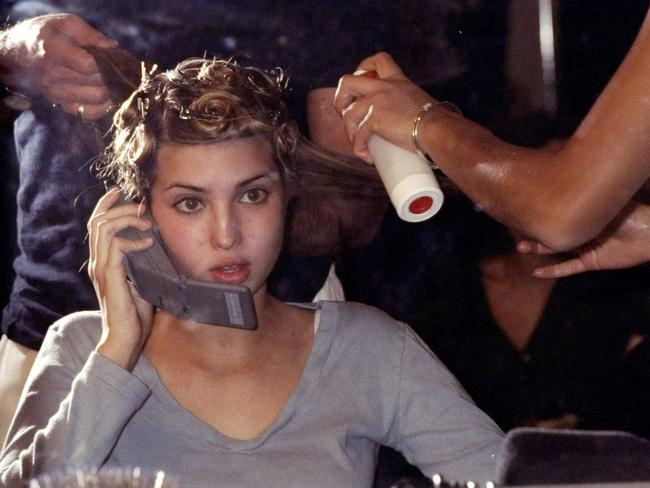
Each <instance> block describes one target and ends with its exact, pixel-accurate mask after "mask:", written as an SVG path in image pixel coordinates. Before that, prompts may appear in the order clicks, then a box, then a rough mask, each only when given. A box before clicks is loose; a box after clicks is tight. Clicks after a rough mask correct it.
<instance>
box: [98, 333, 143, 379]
mask: <svg viewBox="0 0 650 488" xmlns="http://www.w3.org/2000/svg"><path fill="white" fill-rule="evenodd" d="M141 349H142V347H141V346H140V344H139V341H133V340H132V339H126V340H119V339H117V338H115V337H111V336H108V335H107V336H104V335H102V337H101V339H100V340H99V342H98V343H97V346H96V347H95V352H96V353H97V354H99V355H100V356H102V357H103V358H106V359H108V360H110V361H112V362H113V363H115V364H117V365H118V366H120V367H122V368H124V369H126V370H127V371H132V370H133V368H134V367H135V364H136V363H137V361H138V358H139V357H140V352H141Z"/></svg>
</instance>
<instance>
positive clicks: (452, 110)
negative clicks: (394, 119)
mask: <svg viewBox="0 0 650 488" xmlns="http://www.w3.org/2000/svg"><path fill="white" fill-rule="evenodd" d="M441 115H442V116H443V117H449V116H452V117H454V116H458V115H460V116H461V117H462V115H463V114H462V112H461V111H460V109H459V108H458V107H456V105H454V104H453V103H451V102H446V101H436V102H427V103H425V104H424V105H422V107H421V108H420V111H419V112H418V113H417V115H416V116H415V118H414V120H413V128H412V130H411V141H412V144H413V147H414V149H415V151H416V152H417V154H419V155H420V157H421V158H423V159H426V160H427V161H428V162H429V164H430V165H431V167H432V168H433V169H438V166H437V165H436V163H435V162H434V160H433V158H432V157H431V155H430V154H429V151H427V150H426V149H425V147H424V146H423V145H422V142H421V141H423V140H424V139H425V136H424V134H425V133H427V134H428V133H429V132H430V131H431V129H430V127H431V124H430V120H431V119H432V118H435V117H440V116H441ZM427 121H429V123H427ZM425 126H427V128H426V129H425ZM428 140H429V141H430V138H428Z"/></svg>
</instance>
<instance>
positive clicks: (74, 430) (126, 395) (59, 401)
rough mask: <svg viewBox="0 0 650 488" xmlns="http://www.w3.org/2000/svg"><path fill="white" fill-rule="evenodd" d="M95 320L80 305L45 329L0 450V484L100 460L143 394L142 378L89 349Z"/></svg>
mask: <svg viewBox="0 0 650 488" xmlns="http://www.w3.org/2000/svg"><path fill="white" fill-rule="evenodd" d="M99 320H100V319H99V317H98V316H97V314H91V313H89V312H84V313H83V314H77V315H75V316H68V317H65V318H64V319H62V320H60V321H59V322H58V323H55V324H54V325H53V326H52V327H51V328H50V330H49V331H48V334H47V336H46V338H45V341H44V343H43V347H42V349H41V351H40V352H39V355H38V357H37V359H36V361H35V363H34V366H33V368H32V371H31V373H30V376H29V379H28V382H27V385H26V390H25V392H24V393H23V397H22V399H21V402H20V405H19V407H18V411H17V413H16V416H15V417H14V420H13V422H12V426H11V429H10V431H9V433H8V436H7V443H6V445H5V447H4V449H3V451H2V455H1V458H0V485H2V486H18V485H20V484H21V481H22V482H24V481H25V480H27V479H29V478H32V477H35V476H38V475H40V474H43V473H53V472H57V471H59V472H61V471H65V470H67V469H72V468H90V467H100V466H101V465H102V464H103V462H104V461H105V459H106V458H107V456H108V455H109V453H110V451H111V450H112V448H113V447H114V445H115V442H116V441H117V439H118V437H119V435H120V433H121V431H122V429H123V427H124V425H125V424H126V423H127V421H128V420H129V419H130V418H131V416H132V415H133V413H134V412H135V411H137V410H138V409H139V408H140V407H141V406H142V403H143V402H144V401H145V400H146V398H147V397H148V395H149V388H148V387H147V386H146V385H145V384H144V383H142V382H141V381H140V380H139V379H137V378H136V377H135V376H133V375H132V374H130V373H129V372H127V371H126V370H124V369H123V368H121V367H119V366H117V365H116V364H114V363H113V362H111V361H109V360H107V359H104V358H102V357H101V356H100V355H99V354H97V353H95V352H92V349H93V347H94V345H95V342H96V341H97V338H98V337H99V332H100V330H99V329H100V328H99Z"/></svg>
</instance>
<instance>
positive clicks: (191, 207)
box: [175, 198, 203, 213]
mask: <svg viewBox="0 0 650 488" xmlns="http://www.w3.org/2000/svg"><path fill="white" fill-rule="evenodd" d="M175 207H176V209H177V210H179V211H181V212H183V213H193V212H196V211H197V210H201V209H202V208H203V202H202V201H201V200H198V199H196V198H183V199H182V200H180V201H179V202H177V203H176V204H175Z"/></svg>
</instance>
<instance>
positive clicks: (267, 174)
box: [236, 171, 280, 188]
mask: <svg viewBox="0 0 650 488" xmlns="http://www.w3.org/2000/svg"><path fill="white" fill-rule="evenodd" d="M262 178H269V179H271V180H274V181H275V180H278V179H280V174H279V173H278V172H277V171H267V172H265V173H260V174H258V175H255V176H251V177H250V178H246V179H245V180H244V181H240V182H239V183H237V185H236V186H237V188H241V187H242V186H246V185H248V184H249V183H252V182H253V181H255V180H259V179H262Z"/></svg>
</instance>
